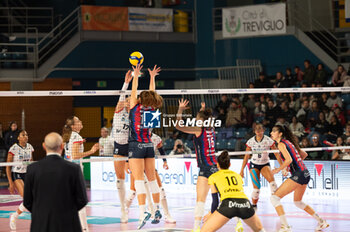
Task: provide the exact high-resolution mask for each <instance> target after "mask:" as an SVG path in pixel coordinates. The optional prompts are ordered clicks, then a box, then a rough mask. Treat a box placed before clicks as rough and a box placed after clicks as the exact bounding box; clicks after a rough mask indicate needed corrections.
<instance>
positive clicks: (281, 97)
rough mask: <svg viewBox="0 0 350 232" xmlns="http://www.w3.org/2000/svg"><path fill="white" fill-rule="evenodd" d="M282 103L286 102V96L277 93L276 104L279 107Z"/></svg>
mask: <svg viewBox="0 0 350 232" xmlns="http://www.w3.org/2000/svg"><path fill="white" fill-rule="evenodd" d="M284 101H288V97H287V95H286V94H285V93H278V94H277V95H276V104H277V105H281V104H282V102H284Z"/></svg>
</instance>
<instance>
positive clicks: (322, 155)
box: [308, 133, 328, 160]
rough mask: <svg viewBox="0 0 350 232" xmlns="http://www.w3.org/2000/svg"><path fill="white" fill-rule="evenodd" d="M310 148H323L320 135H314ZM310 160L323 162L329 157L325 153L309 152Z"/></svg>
mask: <svg viewBox="0 0 350 232" xmlns="http://www.w3.org/2000/svg"><path fill="white" fill-rule="evenodd" d="M310 147H322V144H321V142H320V135H319V134H318V133H314V134H313V135H312V137H311V146H310ZM308 154H309V156H310V159H313V160H321V159H327V158H328V155H327V153H325V152H324V151H309V152H308Z"/></svg>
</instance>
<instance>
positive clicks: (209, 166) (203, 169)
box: [193, 127, 217, 178]
mask: <svg viewBox="0 0 350 232" xmlns="http://www.w3.org/2000/svg"><path fill="white" fill-rule="evenodd" d="M193 140H194V147H195V150H196V158H197V164H198V167H199V168H200V171H199V176H204V177H207V178H209V176H210V175H211V174H213V173H215V172H216V171H217V167H216V163H217V160H216V156H215V131H214V129H213V128H204V127H203V128H202V132H201V134H200V136H198V137H196V136H195V137H194V139H193Z"/></svg>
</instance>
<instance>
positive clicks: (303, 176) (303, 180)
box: [281, 139, 310, 185]
mask: <svg viewBox="0 0 350 232" xmlns="http://www.w3.org/2000/svg"><path fill="white" fill-rule="evenodd" d="M281 143H283V144H284V145H285V146H286V148H287V151H288V152H289V154H290V157H291V158H292V162H291V163H290V165H289V171H290V173H291V174H292V176H291V177H290V179H292V180H294V181H295V182H297V183H298V184H302V185H303V184H307V183H309V181H310V173H309V171H308V169H307V168H306V166H305V164H304V162H303V160H302V159H301V157H300V155H299V152H298V150H297V149H296V148H295V146H294V145H293V144H292V143H291V142H290V141H289V140H286V139H282V140H281ZM281 158H282V159H283V161H284V160H285V159H284V157H283V154H282V153H281Z"/></svg>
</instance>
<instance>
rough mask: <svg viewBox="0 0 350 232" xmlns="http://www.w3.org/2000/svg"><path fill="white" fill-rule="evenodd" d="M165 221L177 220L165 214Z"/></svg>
mask: <svg viewBox="0 0 350 232" xmlns="http://www.w3.org/2000/svg"><path fill="white" fill-rule="evenodd" d="M165 223H174V224H175V223H176V220H175V219H173V218H172V217H171V216H170V215H165Z"/></svg>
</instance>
